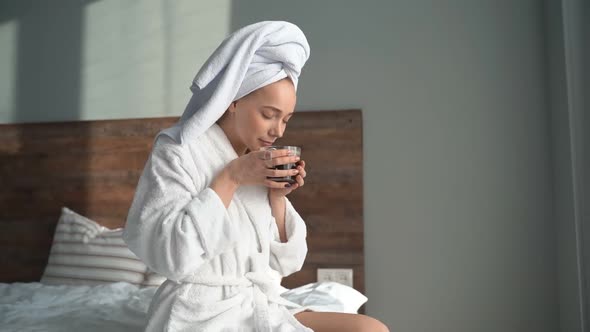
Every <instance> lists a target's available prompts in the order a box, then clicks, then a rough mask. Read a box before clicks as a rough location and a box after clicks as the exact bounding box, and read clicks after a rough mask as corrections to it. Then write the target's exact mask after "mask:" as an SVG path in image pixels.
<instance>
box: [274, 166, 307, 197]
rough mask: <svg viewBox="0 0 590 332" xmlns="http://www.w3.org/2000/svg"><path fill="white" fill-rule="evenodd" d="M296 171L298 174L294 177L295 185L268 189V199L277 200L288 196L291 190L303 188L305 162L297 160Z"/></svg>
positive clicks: (305, 173)
mask: <svg viewBox="0 0 590 332" xmlns="http://www.w3.org/2000/svg"><path fill="white" fill-rule="evenodd" d="M297 170H298V171H299V174H297V175H296V176H295V181H296V182H295V183H293V184H291V186H290V187H287V188H269V189H268V197H269V198H270V199H273V198H279V197H284V196H287V195H289V194H290V193H291V192H292V191H293V190H295V189H298V188H300V187H303V185H304V184H305V180H304V179H305V176H306V175H307V172H306V171H305V161H303V160H299V161H298V162H297Z"/></svg>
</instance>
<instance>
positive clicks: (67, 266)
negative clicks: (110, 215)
mask: <svg viewBox="0 0 590 332" xmlns="http://www.w3.org/2000/svg"><path fill="white" fill-rule="evenodd" d="M146 276H147V267H146V265H145V264H144V263H143V262H142V261H140V260H139V258H137V256H135V254H133V253H132V252H131V250H129V248H128V247H127V244H125V242H124V241H123V229H122V228H117V229H108V228H106V227H104V226H101V225H99V224H97V223H96V222H94V221H92V220H90V219H88V218H86V217H83V216H81V215H79V214H77V213H75V212H73V211H72V210H70V209H68V208H66V207H63V208H62V211H61V217H60V218H59V222H58V223H57V228H56V229H55V235H54V237H53V244H52V245H51V252H50V253H49V262H48V264H47V267H46V268H45V272H44V273H43V276H42V277H41V282H42V283H45V284H51V285H95V284H106V283H112V282H119V281H125V282H128V283H132V284H136V285H144V282H145V281H146V280H145V279H146ZM162 281H163V280H162ZM152 284H154V286H156V285H155V282H152Z"/></svg>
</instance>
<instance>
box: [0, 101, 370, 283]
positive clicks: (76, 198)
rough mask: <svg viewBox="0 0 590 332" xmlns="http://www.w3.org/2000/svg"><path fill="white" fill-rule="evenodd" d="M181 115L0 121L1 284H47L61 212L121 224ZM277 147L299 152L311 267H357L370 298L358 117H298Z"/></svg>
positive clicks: (302, 278)
mask: <svg viewBox="0 0 590 332" xmlns="http://www.w3.org/2000/svg"><path fill="white" fill-rule="evenodd" d="M176 120H177V118H176V117H166V118H148V119H125V120H100V121H76V122H53V123H28V124H0V187H1V190H0V266H2V268H1V269H0V282H15V281H20V282H31V281H39V280H40V278H41V275H42V273H43V270H44V268H45V265H46V264H47V259H48V256H49V249H50V246H51V241H52V238H53V232H54V229H55V226H56V223H57V221H58V218H59V215H60V210H61V207H62V206H66V207H69V208H70V209H72V210H74V211H76V212H78V213H80V214H82V215H84V216H87V217H88V218H90V219H93V220H95V221H97V222H99V223H100V224H102V225H104V226H106V227H109V228H117V227H123V226H124V223H125V219H126V216H127V211H128V209H129V207H130V205H131V200H132V199H133V195H134V192H135V187H136V185H137V182H138V179H139V176H140V175H141V171H142V169H143V166H144V165H145V162H146V160H147V157H148V155H149V152H150V151H151V146H152V142H153V139H154V137H155V135H156V133H157V132H158V131H160V130H161V129H162V128H166V127H169V126H171V125H172V124H174V123H175V122H176ZM277 144H289V145H299V146H301V147H302V159H303V160H305V161H306V163H307V165H308V166H307V171H308V176H307V178H306V185H305V186H304V187H303V188H301V189H300V190H296V191H295V192H293V193H292V194H291V195H290V196H289V198H290V199H291V201H292V202H293V205H294V206H295V208H296V209H297V211H298V212H299V213H300V214H301V216H302V217H303V219H304V220H305V222H306V224H307V227H308V240H307V241H308V247H309V252H308V255H307V259H306V263H305V265H304V267H303V269H302V270H301V271H299V272H298V273H295V274H293V275H291V276H289V277H288V278H285V279H284V280H283V285H284V286H285V287H288V288H291V287H297V286H300V285H303V284H306V283H310V282H315V281H316V269H317V268H321V267H334V268H352V269H353V270H354V287H355V288H356V289H357V290H359V291H361V292H363V293H364V255H363V183H362V178H363V177H362V165H363V161H362V158H363V151H362V117H361V111H360V110H344V111H318V112H297V113H296V115H295V116H294V117H293V119H292V120H290V121H289V126H288V129H287V131H286V132H285V136H284V137H283V138H282V139H281V140H280V141H279V142H278V143H277Z"/></svg>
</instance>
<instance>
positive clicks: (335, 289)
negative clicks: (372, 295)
mask: <svg viewBox="0 0 590 332" xmlns="http://www.w3.org/2000/svg"><path fill="white" fill-rule="evenodd" d="M156 289H157V287H148V288H139V287H137V286H135V285H132V284H128V283H124V282H118V283H112V284H106V285H98V286H50V285H45V284H41V283H38V282H34V283H12V284H4V283H0V331H3V332H4V331H46V332H54V331H55V332H57V331H87V332H94V331H101V332H102V331H107V332H122V331H125V332H129V331H143V324H144V322H145V319H146V314H147V310H148V307H149V304H150V301H151V298H152V296H153V295H154V293H155V292H156ZM282 296H283V297H285V298H286V299H288V300H289V301H292V302H295V303H299V304H302V305H305V306H308V307H311V308H312V309H313V310H316V311H334V312H352V311H356V310H358V308H359V307H360V306H361V305H362V304H363V303H365V301H366V300H367V298H366V297H364V296H363V295H362V294H361V293H359V292H357V291H356V290H354V289H352V288H350V287H348V286H344V285H341V284H337V283H313V284H308V285H305V286H301V287H298V288H294V289H292V290H289V291H288V292H286V293H284V294H283V295H282Z"/></svg>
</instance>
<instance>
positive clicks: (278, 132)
mask: <svg viewBox="0 0 590 332" xmlns="http://www.w3.org/2000/svg"><path fill="white" fill-rule="evenodd" d="M284 132H285V126H283V125H282V124H281V122H280V121H279V123H277V124H276V125H274V126H272V128H271V129H270V135H271V136H273V137H276V138H281V137H283V133H284Z"/></svg>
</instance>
